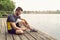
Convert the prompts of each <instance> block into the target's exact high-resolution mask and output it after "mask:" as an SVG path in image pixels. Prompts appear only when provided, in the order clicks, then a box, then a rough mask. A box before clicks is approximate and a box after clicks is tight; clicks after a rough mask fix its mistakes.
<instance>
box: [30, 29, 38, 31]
mask: <svg viewBox="0 0 60 40" xmlns="http://www.w3.org/2000/svg"><path fill="white" fill-rule="evenodd" d="M37 31H38V30H36V29H31V30H30V32H37Z"/></svg>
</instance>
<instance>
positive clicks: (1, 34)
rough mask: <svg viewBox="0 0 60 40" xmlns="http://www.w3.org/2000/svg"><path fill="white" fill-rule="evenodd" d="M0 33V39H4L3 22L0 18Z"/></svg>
mask: <svg viewBox="0 0 60 40" xmlns="http://www.w3.org/2000/svg"><path fill="white" fill-rule="evenodd" d="M0 28H1V33H0V40H6V39H5V27H4V22H3V20H2V19H1V27H0Z"/></svg>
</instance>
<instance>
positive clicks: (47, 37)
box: [38, 31, 56, 40]
mask: <svg viewBox="0 0 60 40" xmlns="http://www.w3.org/2000/svg"><path fill="white" fill-rule="evenodd" d="M38 34H39V35H41V36H43V37H45V38H46V39H47V40H56V39H55V38H53V37H51V36H49V35H48V34H46V33H44V32H41V31H38Z"/></svg>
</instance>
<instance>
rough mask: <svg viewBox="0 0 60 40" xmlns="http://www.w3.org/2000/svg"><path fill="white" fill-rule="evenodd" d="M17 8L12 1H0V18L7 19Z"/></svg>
mask: <svg viewBox="0 0 60 40" xmlns="http://www.w3.org/2000/svg"><path fill="white" fill-rule="evenodd" d="M14 8H15V5H14V2H13V1H11V0H0V17H5V16H7V14H11V13H12V11H13V9H14Z"/></svg>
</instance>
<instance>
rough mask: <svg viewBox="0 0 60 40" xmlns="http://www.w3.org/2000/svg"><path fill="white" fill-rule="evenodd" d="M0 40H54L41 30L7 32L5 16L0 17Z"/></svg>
mask: <svg viewBox="0 0 60 40" xmlns="http://www.w3.org/2000/svg"><path fill="white" fill-rule="evenodd" d="M0 40H56V39H55V38H53V37H51V36H49V35H47V34H45V33H43V32H41V31H38V32H30V31H26V32H25V33H24V34H23V35H15V34H8V32H7V25H6V18H0Z"/></svg>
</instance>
